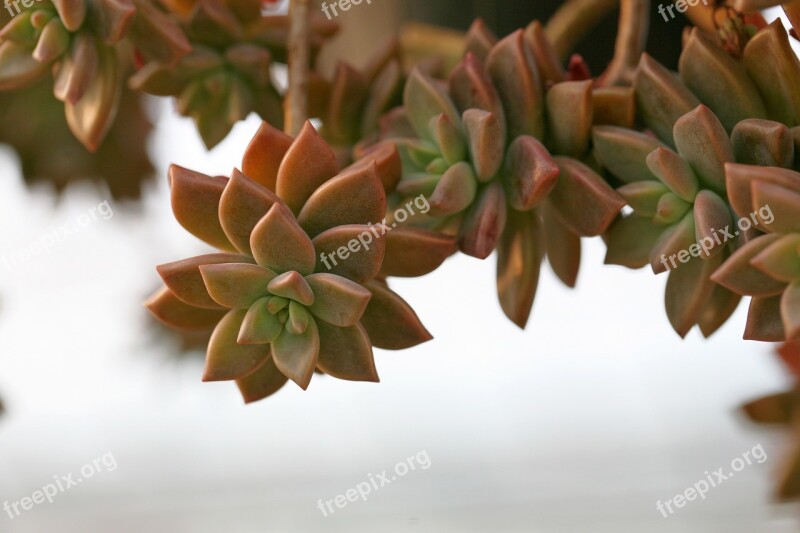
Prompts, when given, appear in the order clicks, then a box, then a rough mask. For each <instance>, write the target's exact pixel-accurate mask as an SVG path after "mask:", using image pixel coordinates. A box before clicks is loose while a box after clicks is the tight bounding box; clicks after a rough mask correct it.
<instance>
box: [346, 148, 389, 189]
mask: <svg viewBox="0 0 800 533" xmlns="http://www.w3.org/2000/svg"><path fill="white" fill-rule="evenodd" d="M373 162H374V163H375V166H376V168H377V169H378V175H380V178H381V183H383V190H384V192H385V193H386V194H391V193H392V192H394V190H395V188H396V187H397V184H398V182H399V181H400V178H401V176H402V173H403V166H402V162H401V161H400V152H398V150H397V147H396V146H395V145H394V144H393V143H391V142H385V143H379V144H377V145H375V146H374V147H372V148H370V149H369V150H368V151H367V152H366V153H365V154H363V155H362V156H361V158H360V159H359V160H358V161H356V162H355V163H353V164H352V165H350V166H349V167H347V168H346V169H344V170H343V171H342V173H347V172H348V171H354V170H358V169H364V168H367V167H370V166H371V165H372V163H373Z"/></svg>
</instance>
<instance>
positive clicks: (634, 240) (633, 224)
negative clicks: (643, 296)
mask: <svg viewBox="0 0 800 533" xmlns="http://www.w3.org/2000/svg"><path fill="white" fill-rule="evenodd" d="M662 233H664V226H662V225H660V224H654V223H653V221H652V220H650V219H649V218H645V217H642V216H638V215H635V214H631V215H628V216H626V217H622V218H618V219H617V221H616V222H614V223H613V224H612V225H611V227H610V228H609V229H608V233H607V235H606V241H607V242H606V244H607V247H608V250H607V251H606V258H605V263H606V264H607V265H622V266H626V267H628V268H641V267H643V266H645V265H647V264H649V263H650V251H651V250H652V249H653V248H654V247H655V245H656V243H657V242H658V240H659V238H660V237H661V235H662Z"/></svg>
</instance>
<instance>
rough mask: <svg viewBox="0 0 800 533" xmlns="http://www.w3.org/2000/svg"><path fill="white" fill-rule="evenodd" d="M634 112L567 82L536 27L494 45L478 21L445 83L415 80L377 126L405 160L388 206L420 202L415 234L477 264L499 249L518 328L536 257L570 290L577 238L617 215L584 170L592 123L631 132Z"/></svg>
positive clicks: (530, 295)
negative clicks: (447, 237) (436, 238)
mask: <svg viewBox="0 0 800 533" xmlns="http://www.w3.org/2000/svg"><path fill="white" fill-rule="evenodd" d="M633 107H634V106H633V96H632V91H630V90H626V89H607V90H603V91H597V92H595V91H593V88H592V81H591V80H582V81H570V80H567V75H566V74H565V73H564V71H563V69H562V68H561V66H560V64H559V62H558V60H557V59H556V56H555V53H554V52H553V50H552V48H551V47H550V45H549V43H548V42H547V40H546V39H545V38H544V35H543V33H542V30H541V26H539V25H538V24H534V25H531V27H529V29H528V31H527V32H523V31H522V30H519V31H517V32H516V33H513V34H511V35H509V36H508V37H506V38H504V39H502V40H500V41H497V40H496V38H495V37H494V36H493V35H492V34H491V33H489V31H488V30H487V29H486V28H485V26H483V24H481V23H480V22H478V23H476V24H475V25H473V27H472V29H471V30H470V33H469V34H468V37H467V53H466V55H465V57H464V58H463V60H462V61H461V63H460V64H459V65H458V66H457V67H456V68H455V69H454V70H453V72H452V73H451V75H450V77H449V81H448V82H447V83H444V82H440V81H438V80H436V79H434V78H432V77H430V76H428V75H426V74H425V73H423V72H422V71H420V70H419V69H417V70H414V71H413V72H412V73H411V74H410V75H409V77H408V80H407V82H406V85H405V89H404V106H403V108H402V109H399V110H395V111H392V112H391V113H390V114H389V115H387V116H386V117H385V118H384V125H383V128H384V132H383V135H384V137H385V138H388V139H389V140H390V142H393V143H394V144H396V145H397V147H398V148H399V150H400V154H401V157H402V159H403V175H402V179H401V180H400V182H399V184H398V186H397V194H396V195H395V196H396V197H395V202H396V203H397V205H402V204H403V203H404V202H405V201H406V200H407V199H408V198H410V197H416V196H419V195H423V196H424V197H425V198H427V200H428V202H429V204H430V210H429V212H428V213H427V215H426V216H425V217H417V219H416V220H415V221H414V222H413V223H416V224H419V225H423V226H425V227H428V228H429V229H433V230H436V231H441V232H443V233H446V234H451V235H456V236H457V238H458V244H459V248H460V250H461V251H462V252H464V253H466V254H468V255H471V256H474V257H477V258H481V259H483V258H486V257H488V256H489V255H490V254H491V253H492V252H493V251H494V250H495V249H496V250H497V257H498V267H497V268H498V270H497V288H498V295H499V299H500V303H501V306H502V308H503V311H504V312H505V314H506V315H507V316H508V317H509V318H510V319H511V320H512V321H513V322H514V323H515V324H517V325H518V326H519V327H524V326H525V324H526V323H527V320H528V316H529V314H530V310H531V306H532V304H533V299H534V295H535V292H536V287H537V283H538V277H539V269H540V264H541V261H542V260H543V258H544V257H548V258H549V261H550V264H551V265H552V266H553V268H554V270H555V271H556V273H557V274H558V276H559V277H560V278H561V280H562V281H564V282H565V283H566V284H567V285H569V286H573V285H574V284H575V281H576V277H577V272H578V267H579V263H580V237H581V236H593V235H600V234H601V233H603V232H604V231H605V229H606V228H607V226H608V224H610V223H611V222H612V221H613V219H614V217H615V216H616V215H617V213H618V212H619V210H620V209H621V208H622V207H623V206H624V204H625V202H624V201H623V200H622V198H621V197H620V196H619V195H618V194H617V193H616V192H614V190H613V189H612V188H611V187H610V186H609V185H608V184H607V183H606V182H605V181H604V179H603V178H602V177H601V176H600V175H599V174H598V173H597V172H596V171H595V170H593V168H592V167H591V166H590V165H591V162H590V161H589V160H587V162H586V163H584V162H582V161H581V160H582V159H584V158H586V156H587V155H588V154H589V148H590V141H591V136H590V131H591V127H592V124H593V123H595V122H598V123H609V122H610V123H622V124H628V125H630V124H632V122H633ZM384 142H386V141H384ZM552 154H560V155H555V156H554V155H552Z"/></svg>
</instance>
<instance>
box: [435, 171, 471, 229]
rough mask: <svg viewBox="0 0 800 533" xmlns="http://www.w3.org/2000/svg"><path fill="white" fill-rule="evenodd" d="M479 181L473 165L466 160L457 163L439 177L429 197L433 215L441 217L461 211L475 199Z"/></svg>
mask: <svg viewBox="0 0 800 533" xmlns="http://www.w3.org/2000/svg"><path fill="white" fill-rule="evenodd" d="M477 190H478V181H477V179H476V177H475V173H474V172H473V171H472V166H470V164H469V163H467V162H466V161H461V162H459V163H456V164H455V165H453V166H452V167H450V168H448V169H447V171H446V172H445V173H444V174H443V175H442V177H441V178H440V179H439V183H438V184H437V185H436V189H434V191H433V194H431V196H430V198H429V199H428V203H429V205H430V214H431V216H435V217H439V216H446V215H453V214H455V213H459V212H461V211H463V210H464V209H466V208H467V207H469V206H470V205H471V204H472V201H473V200H474V199H475V194H476V192H477Z"/></svg>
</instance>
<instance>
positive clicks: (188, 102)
mask: <svg viewBox="0 0 800 533" xmlns="http://www.w3.org/2000/svg"><path fill="white" fill-rule="evenodd" d="M185 27H186V33H187V35H188V36H189V40H190V41H191V44H192V51H191V52H190V53H189V54H188V55H187V56H186V57H184V58H183V59H182V60H181V61H180V62H178V63H177V64H176V65H165V64H162V63H158V62H150V63H148V64H146V65H144V66H143V67H142V68H141V69H140V70H139V71H138V72H137V73H136V74H135V75H134V76H133V77H132V78H131V80H130V84H131V87H132V88H134V89H136V90H141V91H144V92H147V93H150V94H154V95H157V96H175V97H176V98H177V108H178V112H180V113H181V114H182V115H185V116H189V117H192V119H193V120H194V121H195V124H196V126H197V130H198V132H199V133H200V137H201V138H202V139H203V142H204V143H205V145H206V146H207V147H208V148H212V147H213V146H215V145H217V144H218V143H219V142H220V141H222V139H224V138H225V136H226V135H227V134H228V132H230V130H231V128H232V127H233V126H234V124H236V122H238V121H240V120H244V119H245V118H247V116H248V115H249V114H250V113H251V112H255V113H257V114H258V115H259V116H260V117H261V118H262V119H263V120H265V121H267V122H269V123H270V124H272V125H274V126H276V127H282V124H283V104H282V100H281V96H280V94H279V92H278V89H277V88H276V87H275V85H274V83H273V80H272V76H271V73H270V66H271V65H272V64H273V62H285V61H286V46H287V45H286V43H287V38H288V17H285V16H266V17H262V16H261V1H260V0H202V1H200V2H197V4H196V5H195V6H194V8H193V9H192V11H191V13H190V15H189V18H188V20H187V21H186V22H185ZM336 28H337V27H336V25H335V24H333V23H329V22H326V21H323V20H322V19H321V18H315V19H314V23H313V25H312V36H311V39H312V47H313V49H314V50H316V49H318V48H319V46H320V44H321V43H322V41H323V39H324V38H327V37H329V36H331V35H332V34H333V33H335V31H336Z"/></svg>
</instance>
